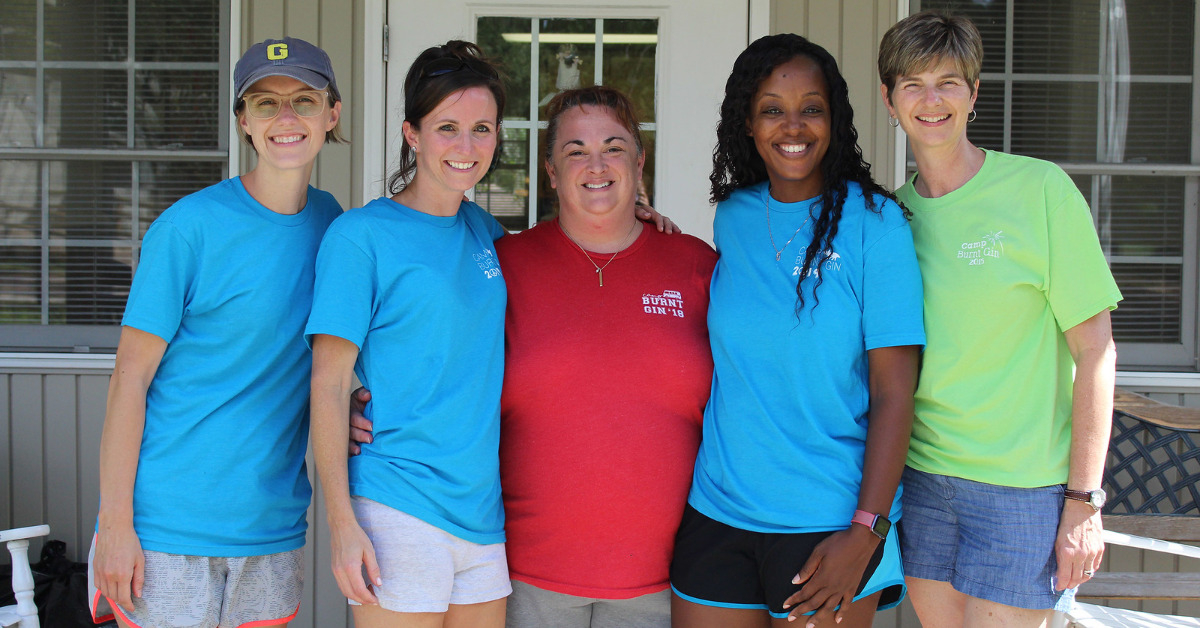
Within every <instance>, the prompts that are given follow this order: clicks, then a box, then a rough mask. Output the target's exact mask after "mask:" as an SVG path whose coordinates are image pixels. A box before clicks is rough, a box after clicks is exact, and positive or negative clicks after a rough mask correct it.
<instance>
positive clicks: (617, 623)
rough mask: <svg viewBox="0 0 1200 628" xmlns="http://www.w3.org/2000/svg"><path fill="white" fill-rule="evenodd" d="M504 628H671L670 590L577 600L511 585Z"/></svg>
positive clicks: (542, 590)
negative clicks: (622, 598) (631, 595)
mask: <svg viewBox="0 0 1200 628" xmlns="http://www.w3.org/2000/svg"><path fill="white" fill-rule="evenodd" d="M512 590H513V592H512V595H511V596H509V598H508V618H507V620H506V621H505V624H504V625H505V627H506V628H544V627H546V626H554V627H555V628H671V589H669V588H668V589H663V590H662V591H659V592H658V593H647V594H646V595H639V596H637V597H633V598H629V599H627V600H609V599H603V598H593V597H577V596H574V595H567V594H565V593H556V592H554V591H547V590H546V589H542V588H540V587H535V586H533V585H532V584H527V583H524V582H521V581H519V580H513V581H512Z"/></svg>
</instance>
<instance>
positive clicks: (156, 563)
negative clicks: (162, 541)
mask: <svg viewBox="0 0 1200 628" xmlns="http://www.w3.org/2000/svg"><path fill="white" fill-rule="evenodd" d="M142 553H143V554H145V556H146V583H145V585H144V586H143V587H142V596H141V597H135V598H133V612H128V611H126V610H125V609H123V608H121V607H119V606H117V604H116V603H115V602H111V601H110V600H109V599H108V598H106V597H104V596H103V595H101V594H100V591H99V590H98V589H96V585H95V584H94V580H95V579H94V577H93V573H92V559H93V558H94V557H95V555H96V539H95V537H93V538H92V549H91V551H90V552H89V553H88V605H89V606H90V608H91V611H92V620H93V621H95V622H96V623H100V622H103V621H107V620H110V619H112V617H113V614H114V613H115V614H117V615H119V616H120V617H121V619H122V620H123V621H124V622H125V623H127V624H129V625H130V626H134V627H135V628H140V627H142V626H146V627H149V626H153V627H154V628H174V627H177V626H178V627H185V626H186V627H187V628H216V627H217V626H221V627H222V628H238V627H239V626H245V625H247V624H251V625H254V626H274V625H277V624H286V623H287V622H289V621H291V620H292V618H293V617H295V616H296V611H297V610H299V609H300V597H301V595H302V594H303V593H304V549H303V548H300V549H294V550H292V551H290V552H281V553H279V554H266V555H263V556H235V557H228V558H226V557H210V556H185V555H182V554H166V553H163V552H155V551H151V550H143V551H142Z"/></svg>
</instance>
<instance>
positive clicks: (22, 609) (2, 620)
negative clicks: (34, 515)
mask: <svg viewBox="0 0 1200 628" xmlns="http://www.w3.org/2000/svg"><path fill="white" fill-rule="evenodd" d="M48 534H50V526H47V525H40V526H30V527H28V528H15V529H12V530H3V531H0V543H7V544H8V553H9V554H11V555H12V588H13V593H14V594H15V595H16V598H17V603H16V605H15V606H5V607H3V608H0V626H17V627H18V628H41V623H40V622H39V621H38V614H37V612H38V611H37V606H35V605H34V603H33V571H32V570H31V569H30V568H29V539H32V538H37V537H39V536H46V535H48Z"/></svg>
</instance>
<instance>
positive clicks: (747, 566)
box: [671, 34, 925, 627]
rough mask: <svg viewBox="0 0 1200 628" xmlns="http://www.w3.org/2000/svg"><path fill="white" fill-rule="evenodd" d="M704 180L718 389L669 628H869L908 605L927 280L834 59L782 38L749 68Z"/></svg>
mask: <svg viewBox="0 0 1200 628" xmlns="http://www.w3.org/2000/svg"><path fill="white" fill-rule="evenodd" d="M710 178H711V182H712V199H713V201H715V202H717V203H718V205H717V211H716V219H715V222H714V229H713V230H714V239H715V242H716V245H717V250H718V252H719V253H720V259H719V260H718V262H717V267H716V270H715V271H714V273H713V279H712V285H711V301H710V306H709V314H708V325H709V334H710V340H711V344H712V350H713V360H714V375H713V384H712V392H711V396H710V398H709V402H708V406H707V408H706V409H705V416H704V434H703V440H702V442H701V447H700V453H699V456H698V458H697V461H696V468H695V472H694V476H693V483H692V490H691V494H690V495H689V497H688V508H687V510H686V512H685V514H684V518H683V522H682V523H681V525H680V530H679V533H678V535H677V537H676V547H675V557H674V560H673V564H672V568H671V581H672V587H673V589H674V592H675V596H674V600H673V605H672V613H673V622H674V625H675V626H688V627H694V626H734V627H740V626H747V627H749V626H756V627H757V626H768V625H772V624H774V625H780V626H782V625H789V624H788V622H789V620H794V619H801V618H802V619H804V620H805V622H806V624H807V625H808V626H814V625H817V624H820V625H832V624H833V623H834V621H835V620H836V621H838V622H840V623H841V625H842V626H869V625H870V622H871V619H872V617H873V616H874V613H875V610H876V608H877V607H887V606H890V605H894V604H896V603H898V602H899V601H900V599H901V598H902V597H903V594H904V588H903V587H904V585H903V575H902V573H901V568H900V556H899V552H898V549H897V544H896V540H895V534H889V527H890V524H891V523H892V522H895V521H896V520H897V519H898V517H899V514H900V510H899V501H898V497H899V494H898V493H899V490H898V485H899V482H900V474H901V471H902V469H903V468H904V459H905V453H906V451H907V448H908V436H909V430H910V428H911V422H912V409H913V391H914V389H915V388H916V380H917V362H918V357H919V354H920V349H921V346H922V345H924V342H925V334H924V328H923V324H922V309H921V278H920V274H919V272H918V270H917V261H916V255H915V253H914V251H913V244H912V235H911V232H910V231H909V227H908V222H907V220H906V215H905V212H904V210H903V209H902V208H901V207H900V206H899V205H898V204H897V203H896V202H895V200H894V197H893V196H892V195H891V194H889V193H888V192H887V191H886V190H884V189H883V188H881V187H880V186H879V185H878V184H876V183H875V182H874V181H873V180H872V179H871V175H870V170H869V166H868V164H867V163H865V162H864V161H863V158H862V151H861V149H860V148H859V147H858V134H857V132H856V131H855V129H854V124H853V110H852V109H851V107H850V102H849V98H848V95H847V87H846V82H845V80H844V79H843V78H842V76H841V73H840V72H839V71H838V68H837V63H836V62H835V61H834V59H833V57H832V56H830V54H829V53H828V52H827V51H826V50H825V49H823V48H821V47H820V46H818V45H816V44H814V43H812V42H810V41H808V40H806V39H804V38H803V37H800V36H798V35H792V34H781V35H772V36H768V37H763V38H762V39H759V40H758V41H755V42H754V43H752V44H751V45H750V46H749V47H748V48H747V49H746V50H745V51H744V52H743V53H742V54H741V55H740V56H739V57H738V59H737V61H736V62H735V63H734V66H733V71H732V73H731V75H730V77H729V80H728V82H727V83H726V88H725V99H724V102H723V103H722V105H721V121H720V124H719V125H718V127H717V147H716V149H715V150H714V152H713V173H712V175H711V177H710ZM859 524H861V525H859ZM808 613H812V614H811V616H808V617H801V616H803V615H805V614H808Z"/></svg>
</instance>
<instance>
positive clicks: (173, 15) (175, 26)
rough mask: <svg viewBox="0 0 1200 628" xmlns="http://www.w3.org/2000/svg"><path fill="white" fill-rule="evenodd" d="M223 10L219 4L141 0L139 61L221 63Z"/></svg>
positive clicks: (138, 18)
mask: <svg viewBox="0 0 1200 628" xmlns="http://www.w3.org/2000/svg"><path fill="white" fill-rule="evenodd" d="M219 8H220V7H219V5H218V3H216V2H177V1H172V0H137V16H136V18H135V20H136V25H135V31H134V37H136V39H135V45H136V47H137V60H138V61H174V62H179V61H212V62H216V61H218V60H219V55H220V40H219V37H220V34H221V17H220V15H219V14H218V10H219Z"/></svg>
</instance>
